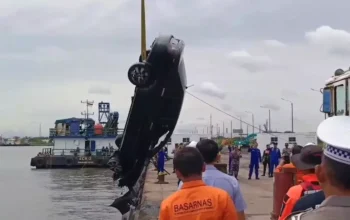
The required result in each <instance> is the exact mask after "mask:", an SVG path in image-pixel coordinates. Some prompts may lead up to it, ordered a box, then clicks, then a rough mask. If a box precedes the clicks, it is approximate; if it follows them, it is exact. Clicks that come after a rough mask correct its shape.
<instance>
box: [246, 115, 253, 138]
mask: <svg viewBox="0 0 350 220" xmlns="http://www.w3.org/2000/svg"><path fill="white" fill-rule="evenodd" d="M245 112H246V113H249V114H251V115H252V131H253V134H254V113H253V112H250V111H245Z"/></svg>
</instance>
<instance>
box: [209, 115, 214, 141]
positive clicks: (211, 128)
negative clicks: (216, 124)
mask: <svg viewBox="0 0 350 220" xmlns="http://www.w3.org/2000/svg"><path fill="white" fill-rule="evenodd" d="M209 129H210V138H212V137H213V125H212V118H211V114H210V128H209Z"/></svg>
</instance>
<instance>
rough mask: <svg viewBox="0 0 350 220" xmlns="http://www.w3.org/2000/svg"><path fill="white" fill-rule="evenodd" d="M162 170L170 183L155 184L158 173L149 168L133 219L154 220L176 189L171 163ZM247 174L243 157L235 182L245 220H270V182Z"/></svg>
mask: <svg viewBox="0 0 350 220" xmlns="http://www.w3.org/2000/svg"><path fill="white" fill-rule="evenodd" d="M222 162H223V163H228V155H227V154H223V156H222ZM261 166H262V165H261ZM165 169H166V170H167V171H168V172H170V173H171V175H167V176H165V180H166V181H167V182H169V184H155V182H157V171H154V167H153V166H152V165H150V166H149V169H148V172H147V176H146V182H145V186H144V189H143V197H142V202H141V206H140V210H139V211H138V212H137V214H136V216H135V219H138V220H157V219H158V213H159V206H160V203H161V202H162V200H163V199H165V198H167V197H168V196H169V195H170V194H172V193H173V192H175V191H176V190H177V181H178V180H177V178H176V175H175V174H173V173H172V171H173V168H172V160H171V161H169V162H167V163H166V165H165ZM248 172H249V155H248V154H247V155H243V157H242V159H241V166H240V171H239V175H238V181H239V183H240V186H241V190H242V192H243V196H244V199H245V200H246V202H247V206H248V208H247V210H246V216H247V219H248V220H258V219H259V220H269V219H270V213H271V211H272V187H273V179H272V178H268V177H266V176H265V177H260V180H255V179H254V178H253V179H251V180H248ZM261 174H262V167H260V175H261ZM253 177H254V175H253Z"/></svg>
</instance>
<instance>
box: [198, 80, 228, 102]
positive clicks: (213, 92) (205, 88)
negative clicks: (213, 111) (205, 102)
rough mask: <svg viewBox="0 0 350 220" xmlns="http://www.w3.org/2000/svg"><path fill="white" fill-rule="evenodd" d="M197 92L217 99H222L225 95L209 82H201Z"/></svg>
mask: <svg viewBox="0 0 350 220" xmlns="http://www.w3.org/2000/svg"><path fill="white" fill-rule="evenodd" d="M199 92H200V93H202V94H205V95H208V96H212V97H215V98H219V99H224V98H225V96H226V93H225V92H224V91H223V90H222V89H220V88H218V87H217V86H216V85H215V84H214V83H211V82H203V83H201V85H200V86H199Z"/></svg>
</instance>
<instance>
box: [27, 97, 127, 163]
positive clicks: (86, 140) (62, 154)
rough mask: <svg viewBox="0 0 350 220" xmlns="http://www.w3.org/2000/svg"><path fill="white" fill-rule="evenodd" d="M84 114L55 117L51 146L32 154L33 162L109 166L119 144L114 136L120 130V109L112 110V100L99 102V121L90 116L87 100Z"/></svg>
mask: <svg viewBox="0 0 350 220" xmlns="http://www.w3.org/2000/svg"><path fill="white" fill-rule="evenodd" d="M84 103H85V104H86V112H84V113H82V114H83V115H85V117H84V118H66V119H60V120H56V122H55V128H50V138H51V139H52V140H53V143H54V146H53V147H52V148H44V149H42V151H41V152H39V153H38V154H37V155H36V156H35V157H33V158H31V161H30V166H32V167H36V168H37V169H51V168H79V167H96V168H108V167H109V166H108V165H107V163H108V161H109V157H110V155H111V154H112V153H113V151H114V150H115V148H116V145H115V140H116V137H117V135H118V134H119V133H120V132H121V130H120V129H118V120H119V113H118V112H110V104H109V103H106V102H100V103H98V116H99V117H98V123H95V121H94V120H93V119H91V118H89V115H92V114H89V107H91V106H92V105H93V102H89V101H86V102H84Z"/></svg>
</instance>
